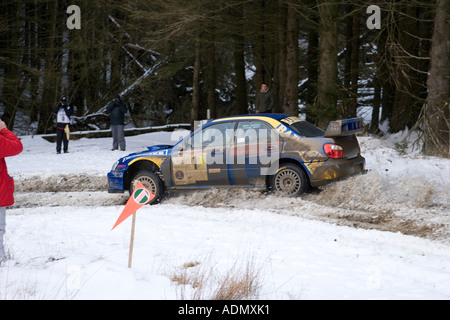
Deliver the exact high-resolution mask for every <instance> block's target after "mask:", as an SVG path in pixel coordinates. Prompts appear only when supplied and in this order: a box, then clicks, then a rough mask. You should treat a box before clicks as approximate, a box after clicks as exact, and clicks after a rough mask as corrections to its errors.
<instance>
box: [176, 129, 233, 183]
mask: <svg viewBox="0 0 450 320" xmlns="http://www.w3.org/2000/svg"><path fill="white" fill-rule="evenodd" d="M233 128H234V122H221V123H216V124H214V123H213V124H211V125H207V126H205V127H204V128H201V129H199V130H196V131H195V132H194V133H193V134H191V135H190V136H189V137H188V138H186V139H185V140H183V141H182V142H181V143H180V144H179V145H178V146H177V147H175V149H174V151H173V153H172V159H171V162H172V163H171V165H172V181H173V185H174V186H186V187H188V186H190V187H193V186H209V185H210V186H217V185H229V179H228V168H227V157H228V152H229V150H230V145H231V141H232V140H231V139H232V136H233Z"/></svg>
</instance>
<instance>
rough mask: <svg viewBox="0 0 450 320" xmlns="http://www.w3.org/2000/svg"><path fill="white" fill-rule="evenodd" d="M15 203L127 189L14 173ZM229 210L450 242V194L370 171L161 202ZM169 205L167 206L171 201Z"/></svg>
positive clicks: (97, 198)
mask: <svg viewBox="0 0 450 320" xmlns="http://www.w3.org/2000/svg"><path fill="white" fill-rule="evenodd" d="M15 182H16V194H15V198H16V203H15V204H14V206H13V208H28V207H36V206H39V207H65V208H66V209H67V207H80V206H93V207H100V206H105V207H106V206H118V205H124V204H125V203H126V201H127V200H128V193H124V194H109V193H108V192H107V191H105V190H107V180H106V177H104V176H90V175H52V176H49V177H40V176H32V177H26V178H24V177H16V181H15ZM165 204H177V205H186V206H199V207H208V208H229V209H230V210H240V209H251V210H265V211H270V212H273V213H275V214H282V215H291V216H298V217H301V218H304V219H313V220H320V221H323V222H327V223H332V224H336V225H342V226H349V227H354V228H362V229H369V230H370V229H375V230H381V231H389V232H400V233H402V234H406V235H412V236H417V237H422V238H427V239H430V240H436V241H440V242H444V243H450V195H449V193H448V191H447V190H442V186H439V185H436V184H433V183H430V182H429V181H426V180H423V179H420V178H408V179H400V178H397V179H395V178H390V177H388V176H382V175H380V174H378V173H374V172H372V173H371V172H369V173H368V174H366V175H364V176H356V177H352V178H349V179H347V180H344V181H340V182H336V183H332V184H330V185H328V186H326V187H323V188H319V189H315V190H312V191H311V192H310V193H308V194H306V195H304V196H302V197H298V198H288V197H280V196H279V195H276V194H270V193H269V194H268V193H266V192H265V191H264V190H254V189H211V190H202V191H190V192H176V193H170V194H168V195H167V196H166V198H165V199H164V201H163V202H162V203H161V204H160V205H161V206H164V205H165ZM168 210H169V206H168Z"/></svg>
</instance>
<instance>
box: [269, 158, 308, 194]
mask: <svg viewBox="0 0 450 320" xmlns="http://www.w3.org/2000/svg"><path fill="white" fill-rule="evenodd" d="M308 185H309V184H308V179H307V177H306V174H305V172H303V170H302V169H301V168H300V167H298V166H297V165H294V164H289V163H288V164H283V165H281V166H280V169H278V171H277V173H276V174H275V175H274V176H273V177H272V179H271V183H270V188H271V190H272V191H274V192H277V193H280V194H283V195H287V196H298V195H301V194H302V193H304V192H306V191H307V189H308Z"/></svg>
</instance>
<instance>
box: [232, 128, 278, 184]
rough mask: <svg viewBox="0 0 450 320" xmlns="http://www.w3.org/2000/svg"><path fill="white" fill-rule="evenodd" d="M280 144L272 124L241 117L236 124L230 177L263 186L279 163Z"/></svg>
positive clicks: (233, 180)
mask: <svg viewBox="0 0 450 320" xmlns="http://www.w3.org/2000/svg"><path fill="white" fill-rule="evenodd" d="M280 150H281V144H280V141H279V136H278V134H277V133H276V132H275V130H273V128H272V127H271V126H270V125H268V124H267V123H265V122H263V121H260V120H246V121H240V122H239V123H238V125H237V128H236V131H235V136H234V145H233V148H232V149H231V157H232V158H233V159H234V161H233V163H234V164H233V165H232V166H230V168H229V171H230V174H229V175H230V181H231V183H232V184H235V185H249V186H262V185H264V184H265V180H266V176H267V174H271V171H270V170H269V168H272V167H273V166H272V165H273V164H277V161H278V159H279V154H280Z"/></svg>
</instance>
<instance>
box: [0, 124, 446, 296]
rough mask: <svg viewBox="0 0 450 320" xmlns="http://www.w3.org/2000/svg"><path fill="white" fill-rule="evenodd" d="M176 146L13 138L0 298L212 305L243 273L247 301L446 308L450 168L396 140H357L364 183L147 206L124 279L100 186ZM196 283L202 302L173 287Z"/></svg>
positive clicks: (112, 213) (121, 241) (125, 227)
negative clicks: (151, 150)
mask: <svg viewBox="0 0 450 320" xmlns="http://www.w3.org/2000/svg"><path fill="white" fill-rule="evenodd" d="M179 135H180V134H179V132H176V133H175V134H174V133H170V132H160V133H150V134H142V135H139V136H134V137H127V152H126V153H124V152H120V151H114V152H113V151H111V150H110V149H111V138H104V139H80V140H76V141H70V147H69V150H70V153H68V154H60V155H57V154H56V152H55V144H54V143H50V142H47V141H46V140H44V139H42V138H41V137H40V136H34V137H32V136H24V137H21V138H22V142H23V144H24V151H23V153H22V154H20V155H19V156H16V157H13V158H8V159H7V164H8V168H9V172H10V174H11V175H12V176H14V178H15V180H16V204H15V205H14V206H13V207H11V208H8V209H7V233H6V234H5V242H6V251H7V255H8V260H7V261H6V262H5V263H4V264H3V265H2V266H1V267H0V299H192V298H197V297H200V298H202V299H210V298H211V297H212V294H213V292H214V290H215V288H217V287H218V284H219V283H221V282H223V279H224V278H225V276H226V275H229V274H230V273H233V272H234V273H237V274H244V273H245V272H246V270H250V272H251V274H252V275H253V276H254V277H255V279H256V281H255V284H256V285H257V288H258V290H256V291H255V295H254V296H252V297H251V298H253V299H449V298H450V247H449V245H450V241H449V239H450V233H449V225H450V194H449V190H450V188H449V187H450V160H449V159H439V158H430V157H423V156H421V155H419V154H418V152H417V151H415V150H412V148H411V147H412V143H411V140H407V139H406V140H405V135H400V134H399V135H392V136H390V137H389V138H388V139H378V138H372V137H360V138H359V141H360V144H361V150H362V153H363V155H364V156H365V157H366V161H367V168H368V169H369V173H368V174H366V175H364V176H358V177H352V178H350V179H347V180H345V181H341V182H338V183H334V184H332V185H329V186H327V187H325V188H323V189H320V190H316V191H314V192H312V193H311V194H308V195H306V196H304V197H301V198H295V199H293V198H280V197H276V196H274V195H265V194H263V193H262V192H260V191H259V190H210V191H202V192H190V193H180V194H174V195H170V196H169V197H168V198H167V199H166V200H165V201H164V202H163V203H161V204H159V205H155V206H145V207H143V208H142V209H140V210H139V211H138V213H137V217H136V231H135V240H134V251H133V262H132V267H131V268H128V253H129V243H130V234H131V218H130V219H128V220H126V221H125V222H123V223H122V224H121V225H119V226H118V227H117V228H116V229H114V230H113V231H111V228H112V226H113V224H114V222H115V221H116V220H117V218H118V216H119V215H120V213H121V211H122V209H123V207H124V204H125V202H126V200H127V198H128V195H127V194H123V195H122V194H108V193H107V191H106V173H107V172H108V171H109V170H110V168H111V166H112V165H113V163H114V162H115V161H116V160H117V159H118V158H119V157H120V156H122V155H125V154H127V153H128V152H135V151H140V150H143V149H144V148H145V146H147V145H152V144H160V143H171V142H172V141H171V140H173V139H175V140H176V139H177V138H178V136H179ZM181 135H183V133H181ZM405 141H409V142H408V144H405V143H403V142H405ZM401 153H404V154H401ZM195 274H197V275H199V274H200V275H208V276H209V277H208V278H207V279H204V283H205V286H204V287H203V288H201V289H199V287H196V288H193V286H192V285H190V284H187V285H180V284H179V282H175V281H173V280H175V279H180V278H181V276H183V275H184V276H185V277H187V275H191V276H192V277H193V275H195Z"/></svg>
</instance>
